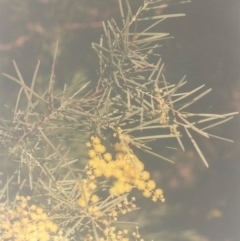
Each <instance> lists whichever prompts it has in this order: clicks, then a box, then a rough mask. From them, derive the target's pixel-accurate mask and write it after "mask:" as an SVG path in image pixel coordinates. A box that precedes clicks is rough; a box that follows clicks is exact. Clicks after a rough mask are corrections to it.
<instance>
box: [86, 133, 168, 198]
mask: <svg viewBox="0 0 240 241" xmlns="http://www.w3.org/2000/svg"><path fill="white" fill-rule="evenodd" d="M87 146H88V147H91V149H90V150H89V152H88V155H89V157H90V158H91V159H90V160H89V162H88V165H87V171H86V173H87V175H88V179H89V180H94V179H95V178H98V177H105V179H108V180H109V181H111V182H112V184H111V187H110V189H109V193H110V194H111V195H112V196H119V195H122V194H124V193H129V192H130V191H131V190H132V188H134V187H136V188H138V189H139V190H141V191H142V192H143V195H144V196H145V197H147V198H150V197H151V198H152V200H153V201H155V202H156V201H157V200H161V201H162V202H164V197H163V192H162V190H161V189H156V184H155V182H154V181H153V180H150V179H149V178H150V174H149V172H147V171H145V170H144V164H143V163H142V162H141V161H140V160H139V159H138V158H137V157H136V155H135V154H134V153H133V151H132V150H131V149H130V148H129V146H128V145H127V143H124V142H123V141H120V142H118V143H116V144H115V145H114V148H115V151H116V156H115V160H113V157H112V155H111V153H108V152H106V148H105V146H103V145H102V144H101V140H100V139H99V138H98V137H91V142H88V143H87Z"/></svg>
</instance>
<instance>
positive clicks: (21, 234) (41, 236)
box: [0, 196, 67, 241]
mask: <svg viewBox="0 0 240 241" xmlns="http://www.w3.org/2000/svg"><path fill="white" fill-rule="evenodd" d="M30 199H31V198H30V197H29V196H28V197H23V196H17V197H16V200H17V206H16V207H14V208H6V207H2V208H1V209H0V241H6V240H7V241H48V240H54V241H65V240H67V239H64V238H63V236H62V232H61V231H58V226H57V225H56V224H55V223H53V222H52V221H50V220H49V218H48V216H47V214H46V213H45V212H44V211H43V209H42V208H40V207H38V206H35V205H31V206H29V205H28V201H29V200H30ZM57 231H58V233H57Z"/></svg>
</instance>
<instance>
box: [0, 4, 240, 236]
mask: <svg viewBox="0 0 240 241" xmlns="http://www.w3.org/2000/svg"><path fill="white" fill-rule="evenodd" d="M130 2H131V3H132V5H133V9H137V7H138V6H139V4H140V3H141V2H142V1H137V0H132V1H130ZM165 2H167V3H169V4H171V3H176V2H177V1H171V0H168V1H165ZM161 13H186V17H184V18H179V19H176V18H174V19H169V20H167V21H165V22H164V23H162V24H160V25H159V27H158V31H159V32H169V33H170V34H171V35H172V36H174V39H171V40H166V41H164V42H163V47H162V49H161V55H162V58H163V60H164V62H165V64H166V65H165V72H166V73H165V74H166V76H167V79H168V81H169V82H173V83H176V82H177V81H178V80H179V79H180V78H181V77H182V76H183V75H185V74H186V75H187V80H188V86H189V89H190V88H195V87H197V86H200V85H202V84H206V87H208V88H213V90H212V92H211V93H210V94H208V96H207V97H206V98H205V99H204V100H201V101H199V102H198V103H197V104H195V106H194V108H195V110H197V111H199V112H201V111H203V112H213V113H226V112H232V111H240V2H239V0H228V1H226V0H193V1H192V3H187V4H181V5H172V6H170V7H169V8H167V9H163V12H160V11H156V12H155V14H161ZM112 17H114V18H115V19H116V20H117V21H118V22H120V21H119V19H120V16H119V8H118V1H117V0H101V1H97V0H75V1H70V0H61V1H60V0H34V1H33V0H11V1H9V0H0V70H1V72H4V73H8V74H10V75H16V73H15V70H14V68H13V64H12V60H13V59H14V60H15V61H16V62H17V64H18V67H19V69H20V71H21V73H22V75H23V78H24V79H25V81H26V82H27V83H30V81H31V78H32V74H33V72H34V69H35V66H36V64H37V60H40V61H41V66H40V70H39V74H40V76H39V80H40V83H39V88H40V87H41V83H45V82H46V81H47V80H48V78H49V76H50V73H51V65H52V56H53V51H54V46H55V44H56V41H57V40H59V44H60V48H59V50H60V51H59V56H58V58H57V65H56V71H55V74H56V81H57V87H58V88H60V87H61V86H63V84H64V83H71V82H74V81H76V80H77V79H78V78H79V77H80V76H85V77H86V79H87V80H91V81H92V83H93V85H94V84H96V83H97V72H96V70H97V68H98V59H97V57H96V55H95V53H94V52H93V50H92V49H91V43H92V42H99V39H100V35H101V34H102V33H103V31H102V21H105V20H107V19H110V18H112ZM18 90H19V89H18V86H17V85H16V84H15V83H13V82H11V81H10V80H8V79H6V78H5V77H4V76H0V102H1V105H0V112H1V115H4V114H5V112H6V110H5V107H4V105H5V104H7V105H13V104H14V103H15V99H16V93H17V92H18ZM239 124H240V118H239V116H236V117H235V118H234V119H233V120H231V121H230V122H229V123H226V124H224V125H222V126H219V127H216V128H215V133H217V134H218V135H220V136H224V137H226V138H229V139H233V140H234V141H235V143H234V144H230V143H226V142H222V141H216V140H207V139H199V144H200V146H201V147H202V150H203V152H204V153H205V156H206V158H207V160H208V161H209V165H210V168H209V169H206V168H205V166H204V165H203V164H202V162H201V160H200V158H199V157H198V156H197V154H196V153H195V152H194V151H193V147H192V145H191V143H189V145H188V148H187V151H186V152H185V153H182V152H181V151H180V150H179V151H175V152H169V151H168V153H166V155H168V156H169V157H171V158H172V159H173V160H175V162H176V164H175V165H171V164H168V163H164V162H162V161H160V160H156V159H154V158H152V157H149V156H147V155H145V154H143V153H139V155H140V159H141V160H142V161H144V163H145V165H146V168H148V169H149V170H151V173H152V175H153V178H154V179H155V180H156V182H157V183H158V186H159V187H162V188H163V189H164V192H165V198H166V203H164V204H161V203H160V204H159V203H158V204H154V205H153V204H152V203H151V202H150V201H149V200H145V201H144V202H142V203H139V204H141V205H142V206H143V208H142V210H141V211H140V212H138V213H136V214H132V215H131V216H130V219H131V220H132V221H134V220H136V219H137V220H138V222H139V226H140V227H142V233H143V235H144V236H145V237H147V239H148V240H152V239H154V240H155V241H158V240H162V241H181V240H184V241H185V240H186V241H239V240H240V208H239V206H240V160H239V159H240V158H239V156H240V151H239V150H240V130H239Z"/></svg>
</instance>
